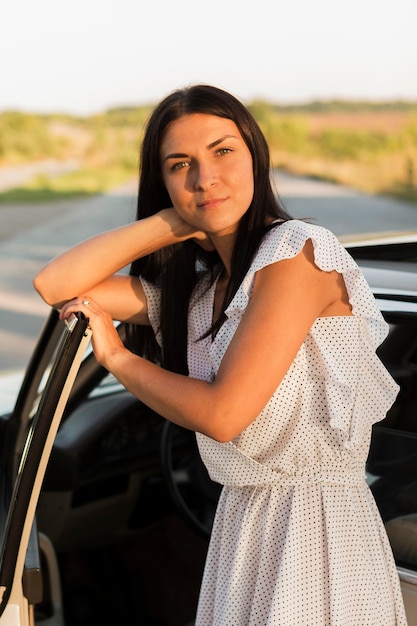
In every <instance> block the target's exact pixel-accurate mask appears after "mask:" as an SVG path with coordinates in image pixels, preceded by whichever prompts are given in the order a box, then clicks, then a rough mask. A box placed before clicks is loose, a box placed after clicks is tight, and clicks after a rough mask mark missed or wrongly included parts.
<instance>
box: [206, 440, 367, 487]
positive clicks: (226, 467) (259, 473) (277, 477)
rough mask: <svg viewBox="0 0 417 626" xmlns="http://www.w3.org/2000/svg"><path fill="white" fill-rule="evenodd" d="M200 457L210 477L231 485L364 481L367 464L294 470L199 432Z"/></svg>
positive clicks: (333, 483) (292, 484)
mask: <svg viewBox="0 0 417 626" xmlns="http://www.w3.org/2000/svg"><path fill="white" fill-rule="evenodd" d="M197 440H198V445H199V449H200V454H201V457H202V459H203V461H204V463H205V465H206V467H207V470H208V473H209V475H210V478H211V479H212V480H214V481H215V482H217V483H220V484H221V485H225V486H229V487H262V486H265V487H266V486H272V485H274V486H297V485H309V484H319V483H321V484H329V485H330V484H332V485H364V483H365V468H364V467H362V466H361V465H358V466H357V467H353V468H352V467H346V469H345V468H343V467H335V468H332V467H330V468H329V467H317V466H315V467H302V468H300V469H298V470H296V471H295V472H294V473H293V474H289V473H287V472H284V471H282V470H280V469H275V468H273V467H270V466H268V465H266V464H265V463H259V462H258V461H256V460H255V459H253V458H252V457H250V456H248V455H247V454H245V453H244V452H243V451H242V450H240V449H239V448H238V447H237V446H235V445H234V444H233V442H228V443H224V444H223V443H218V442H216V441H213V440H212V439H209V438H208V437H204V436H203V435H199V436H198V437H197Z"/></svg>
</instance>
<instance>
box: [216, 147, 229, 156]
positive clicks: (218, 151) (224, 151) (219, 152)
mask: <svg viewBox="0 0 417 626" xmlns="http://www.w3.org/2000/svg"><path fill="white" fill-rule="evenodd" d="M229 152H232V150H231V149H230V148H219V149H218V150H217V154H220V156H221V155H223V154H228V153H229Z"/></svg>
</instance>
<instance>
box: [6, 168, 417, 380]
mask: <svg viewBox="0 0 417 626" xmlns="http://www.w3.org/2000/svg"><path fill="white" fill-rule="evenodd" d="M276 187H277V189H278V191H279V194H280V196H281V197H282V199H283V200H284V203H285V205H286V207H287V209H288V210H289V211H290V213H291V214H292V215H293V216H294V217H298V218H302V217H308V218H315V219H316V223H318V224H321V225H323V226H327V227H328V228H330V229H331V230H333V232H335V233H336V234H337V235H342V234H349V233H359V232H375V231H396V230H403V229H404V230H410V229H417V206H415V205H412V204H406V203H401V202H397V201H395V200H390V199H384V198H376V197H372V196H367V195H364V194H360V193H357V192H355V191H352V190H350V189H347V188H344V187H340V186H337V185H333V184H330V183H323V182H318V181H313V180H310V179H306V178H300V177H296V176H291V175H288V174H283V173H278V174H277V175H276ZM134 216H135V185H128V186H126V187H124V188H122V189H119V190H118V191H117V192H113V193H111V194H107V195H103V196H96V197H93V198H89V199H83V200H78V201H63V202H59V203H51V204H43V205H13V206H5V205H0V219H1V221H0V224H1V227H0V267H1V273H0V371H14V370H16V369H20V368H22V367H24V366H25V365H26V363H27V361H28V358H29V356H30V353H31V351H32V349H33V346H34V344H35V341H36V338H37V336H38V334H39V332H40V330H41V328H42V325H43V322H44V320H45V317H46V315H47V314H48V310H49V309H48V307H47V306H46V305H45V304H44V303H43V302H42V300H41V299H40V298H39V296H38V295H37V294H36V293H35V291H34V289H33V287H32V278H33V276H34V275H35V273H36V272H37V270H38V269H39V268H40V267H41V266H42V265H43V264H45V263H46V262H47V261H48V260H49V259H51V258H52V257H54V256H55V255H57V254H59V253H60V252H61V251H63V250H65V249H66V248H67V247H69V246H71V245H73V244H74V243H77V242H78V241H81V240H82V239H85V238H86V237H89V236H91V235H94V234H95V233H97V232H100V231H103V230H107V229H110V228H115V227H117V226H120V225H122V224H125V223H126V222H129V221H132V220H133V219H134Z"/></svg>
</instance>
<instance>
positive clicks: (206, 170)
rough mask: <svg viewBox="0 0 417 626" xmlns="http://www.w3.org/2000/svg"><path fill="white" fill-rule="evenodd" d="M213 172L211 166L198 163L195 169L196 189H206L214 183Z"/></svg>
mask: <svg viewBox="0 0 417 626" xmlns="http://www.w3.org/2000/svg"><path fill="white" fill-rule="evenodd" d="M215 178H216V176H215V172H214V170H213V168H212V167H210V166H208V165H205V164H199V165H198V167H197V168H196V171H195V181H194V187H195V189H196V191H207V190H208V189H210V187H212V186H213V185H214V183H215Z"/></svg>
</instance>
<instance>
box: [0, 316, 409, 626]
mask: <svg viewBox="0 0 417 626" xmlns="http://www.w3.org/2000/svg"><path fill="white" fill-rule="evenodd" d="M391 308H392V307H391ZM394 309H395V307H394ZM385 315H386V319H387V321H388V322H389V325H390V333H389V336H388V337H387V339H386V340H385V342H384V343H383V344H382V346H381V347H380V348H379V356H380V358H381V359H382V361H383V362H384V363H385V364H386V366H387V367H388V369H389V370H390V372H391V373H392V375H393V376H394V378H395V379H396V380H397V382H399V384H400V386H401V391H400V393H399V396H398V399H397V401H396V403H395V405H394V406H393V407H392V409H391V410H390V411H389V412H388V414H387V416H386V418H385V419H384V420H383V421H382V422H380V423H378V424H376V425H375V426H374V432H373V438H372V445H371V451H370V454H369V459H368V465H367V474H368V481H369V484H370V487H371V489H372V491H373V493H374V496H375V498H376V501H377V504H378V507H379V509H380V511H381V515H382V518H383V520H384V523H385V524H386V528H387V532H388V535H389V538H390V541H391V543H392V546H393V550H394V555H395V558H396V560H397V563H398V565H399V567H403V568H404V571H408V572H410V573H411V572H416V573H417V498H416V496H417V445H416V444H417V427H416V417H417V414H416V409H417V384H416V382H417V313H414V314H413V313H410V312H407V313H406V312H404V311H395V310H390V311H389V312H387V313H386V314H385ZM62 325H63V322H60V321H59V320H58V315H57V313H56V311H53V310H52V311H51V314H50V317H49V319H48V320H47V322H46V323H45V327H44V330H43V333H42V335H41V337H40V339H39V343H38V346H37V348H36V350H35V352H34V355H33V358H32V361H31V363H30V364H29V366H28V370H27V375H26V378H25V381H24V383H23V386H22V391H21V393H20V395H19V397H18V400H17V403H16V407H15V409H14V411H13V413H12V415H10V416H3V418H1V420H0V437H1V442H2V455H1V480H2V484H3V489H2V491H3V493H4V494H7V497H5V498H3V502H2V510H1V520H2V524H3V530H2V536H3V542H2V543H3V551H2V557H1V561H0V589H1V588H6V589H8V588H9V587H10V584H11V583H10V582H9V581H8V578H10V575H11V572H12V570H13V563H12V564H11V565H10V564H9V565H7V567H6V569H5V566H4V563H5V560H6V561H7V559H5V546H7V544H10V543H11V540H10V537H9V536H8V534H7V532H8V531H7V524H8V523H9V527H10V506H9V505H10V503H11V502H13V484H16V480H17V478H16V477H18V476H19V469H18V467H19V465H21V459H22V455H23V454H24V450H25V447H27V442H28V440H30V437H31V434H30V433H31V427H32V425H33V422H34V419H35V417H36V415H38V413H39V407H42V397H43V396H44V395H45V394H44V393H43V391H45V389H47V390H48V383H46V385H45V378H46V379H47V374H48V372H49V371H50V370H51V361H52V362H53V360H54V359H56V358H57V357H56V345H57V343H59V340H60V338H61V337H62V333H63V326H62ZM119 332H120V334H121V336H122V338H123V337H124V328H123V325H121V326H120V327H119ZM68 358H69V360H71V359H72V358H73V357H72V356H71V355H69V357H68ZM58 360H59V359H58ZM64 360H65V359H64ZM67 367H68V366H67ZM52 369H53V368H52ZM42 390H43V391H42ZM49 393H50V387H49V392H48V394H49ZM48 394H46V395H48ZM52 395H53V394H52ZM49 412H51V411H49ZM11 444H13V445H11ZM34 462H35V464H36V460H35V461H34ZM26 489H27V487H26ZM219 493H220V487H219V486H218V485H216V484H215V483H213V482H212V481H211V480H210V478H209V477H208V474H207V472H206V470H205V468H204V466H203V465H202V463H201V461H200V458H199V455H198V451H197V447H196V442H195V436H194V434H193V433H191V432H189V431H186V430H184V429H181V428H178V427H174V426H172V425H171V424H169V423H168V422H166V421H165V420H164V419H162V418H161V417H160V416H159V415H157V414H155V413H154V412H152V411H151V410H149V409H148V408H147V407H146V406H145V405H143V404H142V403H141V402H139V401H138V400H137V399H136V398H134V397H133V396H132V395H131V394H130V393H129V392H127V391H126V390H124V389H123V388H122V387H121V386H120V385H119V384H118V383H117V381H115V380H114V379H113V378H112V377H111V376H110V375H108V373H107V372H106V371H105V370H104V369H103V368H101V367H100V366H99V365H98V364H97V362H96V361H95V359H94V355H93V354H92V352H91V350H90V351H88V349H87V352H86V353H85V358H84V360H83V361H82V363H81V364H80V367H79V370H78V374H77V376H76V377H75V380H74V382H73V383H72V385H71V389H70V390H68V398H67V399H66V400H65V406H64V407H63V410H62V418H61V419H60V423H59V428H58V429H57V433H56V436H54V440H53V445H52V446H51V450H50V457H49V461H48V465H47V467H46V468H45V476H44V479H43V484H42V489H41V490H40V493H39V497H38V498H37V506H36V516H35V514H34V520H33V524H32V525H31V529H30V539H29V540H28V544H29V551H28V555H29V556H30V555H32V565H31V566H30V564H28V563H29V556H28V557H27V558H26V561H27V563H26V568H25V572H26V570H29V571H30V573H29V574H27V573H25V575H24V576H23V578H24V580H25V582H24V584H23V594H24V595H25V597H26V598H27V602H28V605H29V610H30V611H31V615H32V617H31V620H32V621H31V622H28V623H36V624H40V625H41V624H44V625H45V626H49V625H50V626H52V625H54V626H84V625H87V624H89V625H91V624H117V625H118V626H124V625H127V624H129V625H130V626H131V625H132V624H139V625H145V626H190V625H191V624H192V623H193V620H194V617H195V611H196V605H197V598H198V590H199V587H200V582H201V576H202V572H203V567H204V560H205V555H206V551H207V547H208V539H209V535H210V529H211V525H212V520H213V515H214V510H215V506H216V502H217V499H218V497H219ZM24 506H25V502H23V503H22V507H21V508H24ZM7 509H9V511H8V510H7ZM8 515H9V517H8ZM12 526H13V525H12ZM13 528H14V529H15V534H14V536H13V537H14V539H13V537H12V539H13V541H14V542H15V543H16V542H17V535H18V533H19V528H18V527H14V526H13ZM6 556H7V555H6ZM7 568H9V570H10V571H8V570H7ZM416 578H417V577H416ZM413 584H414V585H415V583H413ZM6 596H7V593H6ZM6 596H4V599H3V600H1V599H0V602H3V604H4V602H5V601H7V598H6ZM0 606H1V605H0ZM0 610H1V609H0ZM0 624H1V615H0Z"/></svg>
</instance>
